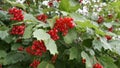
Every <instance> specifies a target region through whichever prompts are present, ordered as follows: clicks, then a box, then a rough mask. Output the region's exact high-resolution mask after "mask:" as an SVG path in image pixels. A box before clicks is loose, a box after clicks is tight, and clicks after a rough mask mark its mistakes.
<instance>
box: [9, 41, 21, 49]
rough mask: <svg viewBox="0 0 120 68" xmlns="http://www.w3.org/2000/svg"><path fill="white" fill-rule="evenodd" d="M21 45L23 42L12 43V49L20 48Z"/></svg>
mask: <svg viewBox="0 0 120 68" xmlns="http://www.w3.org/2000/svg"><path fill="white" fill-rule="evenodd" d="M20 46H21V44H17V43H15V44H12V45H11V50H18V48H19V47H20Z"/></svg>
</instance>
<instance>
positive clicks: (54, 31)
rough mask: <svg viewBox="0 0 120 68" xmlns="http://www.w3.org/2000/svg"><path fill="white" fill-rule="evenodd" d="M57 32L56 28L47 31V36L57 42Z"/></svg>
mask: <svg viewBox="0 0 120 68" xmlns="http://www.w3.org/2000/svg"><path fill="white" fill-rule="evenodd" d="M57 33H58V30H57V29H56V28H53V29H51V30H49V31H48V34H49V35H50V36H51V38H52V39H53V40H58V39H59V36H58V34H57Z"/></svg>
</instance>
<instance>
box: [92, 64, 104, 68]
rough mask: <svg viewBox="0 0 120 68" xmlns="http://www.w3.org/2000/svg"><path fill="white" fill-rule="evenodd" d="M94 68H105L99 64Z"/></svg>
mask: <svg viewBox="0 0 120 68" xmlns="http://www.w3.org/2000/svg"><path fill="white" fill-rule="evenodd" d="M93 68H103V66H102V65H101V64H99V63H96V64H94V65H93Z"/></svg>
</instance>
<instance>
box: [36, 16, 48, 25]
mask: <svg viewBox="0 0 120 68" xmlns="http://www.w3.org/2000/svg"><path fill="white" fill-rule="evenodd" d="M36 18H37V19H38V20H39V21H42V22H45V23H46V19H47V15H45V14H40V15H38V16H37V17H36Z"/></svg>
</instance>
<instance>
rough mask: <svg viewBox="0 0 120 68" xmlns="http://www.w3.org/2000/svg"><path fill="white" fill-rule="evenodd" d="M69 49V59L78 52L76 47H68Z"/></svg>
mask: <svg viewBox="0 0 120 68" xmlns="http://www.w3.org/2000/svg"><path fill="white" fill-rule="evenodd" d="M69 51H70V57H69V59H70V60H73V59H77V58H78V56H79V52H78V49H77V48H76V47H72V48H70V49H69Z"/></svg>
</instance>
